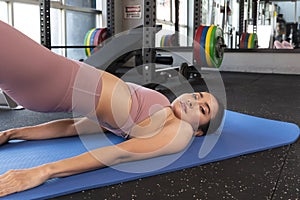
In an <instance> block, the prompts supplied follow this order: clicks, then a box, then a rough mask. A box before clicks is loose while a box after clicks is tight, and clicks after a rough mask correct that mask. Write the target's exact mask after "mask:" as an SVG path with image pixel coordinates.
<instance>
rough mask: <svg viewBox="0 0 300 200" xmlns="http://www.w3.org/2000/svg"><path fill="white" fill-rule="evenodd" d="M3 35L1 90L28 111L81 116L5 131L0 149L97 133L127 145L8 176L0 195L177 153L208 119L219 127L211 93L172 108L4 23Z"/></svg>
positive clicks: (0, 25)
mask: <svg viewBox="0 0 300 200" xmlns="http://www.w3.org/2000/svg"><path fill="white" fill-rule="evenodd" d="M0 33H1V36H2V37H0V44H1V45H2V48H0V55H1V62H0V88H1V89H2V90H4V91H5V92H6V93H7V94H8V95H9V96H11V97H12V98H13V99H14V100H16V101H17V102H18V103H19V104H20V105H22V106H24V107H25V108H27V109H30V110H33V111H38V112H75V113H78V114H81V115H82V116H84V117H82V118H77V119H62V120H56V121H52V122H49V123H45V124H41V125H37V126H31V127H24V128H16V129H11V130H7V131H3V132H0V144H4V143H6V142H8V141H9V140H14V139H21V140H41V139H49V138H59V137H69V136H74V135H77V134H91V133H95V132H98V131H99V127H103V128H104V129H106V130H109V131H111V132H112V133H114V134H117V135H119V136H121V137H124V138H126V139H127V140H125V141H124V142H122V143H120V144H117V145H113V146H107V147H103V148H99V149H96V150H93V151H90V152H87V153H84V154H82V155H79V156H77V157H73V158H69V159H65V160H61V161H57V162H53V163H49V164H44V165H42V166H37V167H34V168H30V169H25V170H11V171H9V172H7V173H5V174H3V175H1V176H0V196H5V195H8V194H11V193H15V192H20V191H23V190H26V189H29V188H33V187H36V186H38V185H40V184H42V183H43V182H45V181H46V180H48V179H51V178H57V177H64V176H70V175H73V174H78V173H82V172H86V171H89V170H94V169H97V168H102V167H106V166H112V165H115V164H118V163H122V162H128V161H135V160H141V159H147V158H151V157H156V156H161V155H167V154H172V153H176V152H179V151H182V150H183V149H184V148H185V147H187V145H188V144H189V142H190V141H191V140H192V138H193V136H201V135H203V134H206V131H207V129H208V125H209V124H212V123H211V121H212V120H215V122H214V123H213V124H218V125H217V126H219V124H220V123H221V120H222V116H223V113H224V108H223V107H222V105H221V104H219V102H218V100H217V99H216V98H215V97H214V96H213V95H211V94H209V93H205V92H203V93H202V92H201V93H199V92H196V93H188V94H183V95H182V96H180V97H178V98H177V99H176V100H174V101H173V102H172V103H170V102H169V101H168V99H167V98H166V97H165V96H163V95H162V94H160V93H158V92H156V91H154V90H150V89H146V88H144V87H141V86H138V85H135V84H131V83H125V82H123V81H122V80H121V79H119V78H117V77H115V76H113V75H112V74H109V73H107V72H105V71H101V70H98V69H96V68H93V67H91V66H88V65H86V64H84V63H80V62H77V61H73V60H69V59H67V58H65V57H62V56H59V55H56V54H54V53H52V52H51V51H49V50H48V49H46V48H44V47H43V46H41V45H39V44H37V43H35V42H33V41H32V40H31V39H29V38H28V37H26V36H25V35H23V34H22V33H20V32H19V31H17V30H16V29H14V28H13V27H11V26H9V25H7V24H5V23H3V22H0ZM4 36H5V37H4ZM11 41H14V44H17V45H18V47H17V48H16V47H15V46H13V45H11ZM4 47H5V48H4ZM120 97H121V98H120ZM99 124H100V125H99ZM217 126H215V127H214V128H217ZM209 130H211V127H210V129H209Z"/></svg>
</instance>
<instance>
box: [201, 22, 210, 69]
mask: <svg viewBox="0 0 300 200" xmlns="http://www.w3.org/2000/svg"><path fill="white" fill-rule="evenodd" d="M208 28H209V26H205V27H204V28H203V31H202V34H201V39H200V58H201V63H202V65H203V66H207V62H206V56H205V42H206V34H207V31H208Z"/></svg>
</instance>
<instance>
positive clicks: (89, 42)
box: [87, 28, 96, 56]
mask: <svg viewBox="0 0 300 200" xmlns="http://www.w3.org/2000/svg"><path fill="white" fill-rule="evenodd" d="M95 30H96V28H93V29H91V31H90V33H89V36H88V38H87V46H90V44H91V37H92V34H93V32H94V31H95ZM87 53H88V56H90V55H91V48H87Z"/></svg>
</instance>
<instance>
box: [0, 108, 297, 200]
mask: <svg viewBox="0 0 300 200" xmlns="http://www.w3.org/2000/svg"><path fill="white" fill-rule="evenodd" d="M225 114H226V115H225V116H226V117H225V121H224V127H223V130H222V132H221V134H218V133H217V134H211V135H207V136H205V137H196V138H195V139H194V141H193V142H192V144H191V145H190V146H189V147H188V148H187V150H186V151H184V152H183V154H182V155H181V154H173V155H168V156H162V157H157V158H152V159H148V160H143V161H136V162H131V163H123V164H120V165H118V166H115V167H112V168H110V167H107V168H103V169H99V170H94V171H91V172H87V173H82V174H78V175H74V176H70V177H65V178H59V179H58V178H57V179H52V180H49V181H47V182H46V183H45V184H43V185H41V186H39V187H36V188H33V189H30V190H27V191H24V192H20V193H16V194H12V195H10V196H7V197H4V198H2V199H3V200H12V199H48V198H53V197H56V196H61V195H65V194H69V193H74V192H78V191H82V190H87V189H92V188H98V187H103V186H107V185H112V184H117V183H120V182H126V181H130V180H136V179H139V178H142V177H148V176H153V175H157V174H162V173H166V172H171V171H176V170H181V169H184V168H189V167H193V166H199V165H202V164H206V163H210V162H215V161H220V160H224V159H228V158H232V157H236V156H240V155H245V154H248V153H253V152H257V151H263V150H266V149H270V148H276V147H279V146H283V145H287V144H291V143H294V142H295V141H297V138H298V137H299V127H298V126H297V125H295V124H291V123H286V122H281V121H274V120H268V119H263V118H258V117H254V116H249V115H245V114H240V113H236V112H232V111H226V112H225ZM82 137H84V138H82V139H83V140H84V141H85V145H84V144H82V140H80V139H79V138H78V137H71V138H60V139H52V140H40V141H26V142H18V141H16V142H11V143H10V144H6V145H4V146H1V153H0V174H3V173H5V172H6V171H8V170H10V169H21V168H29V167H34V166H37V165H41V164H44V163H48V162H53V161H57V160H61V159H64V158H68V157H73V156H76V155H78V154H81V153H84V152H86V144H87V143H86V142H89V143H88V145H89V147H91V148H98V147H101V146H106V145H111V144H116V143H119V142H122V141H123V139H122V138H120V137H117V136H115V135H112V134H107V135H106V137H105V135H104V134H98V135H85V136H82ZM216 140H217V141H216ZM212 141H216V143H213V144H215V145H214V146H209V145H210V144H211V142H212ZM207 151H208V152H207ZM169 161H172V162H169ZM162 163H167V164H166V165H165V167H163V168H159V169H157V166H162V165H161V164H162ZM168 163H170V164H169V165H168ZM118 169H123V171H122V170H118ZM125 169H126V170H128V171H125ZM135 169H140V170H141V169H142V170H145V171H140V172H137V171H134V170H135ZM153 169H156V170H153ZM129 170H131V172H130V171H129ZM133 171H134V172H136V173H133Z"/></svg>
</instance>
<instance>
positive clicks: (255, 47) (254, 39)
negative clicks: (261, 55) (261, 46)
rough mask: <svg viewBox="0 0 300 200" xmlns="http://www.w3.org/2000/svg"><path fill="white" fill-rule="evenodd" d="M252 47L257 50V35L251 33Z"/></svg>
mask: <svg viewBox="0 0 300 200" xmlns="http://www.w3.org/2000/svg"><path fill="white" fill-rule="evenodd" d="M251 43H252V45H253V47H252V48H254V49H257V48H258V39H257V34H256V33H253V37H252V42H251Z"/></svg>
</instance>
